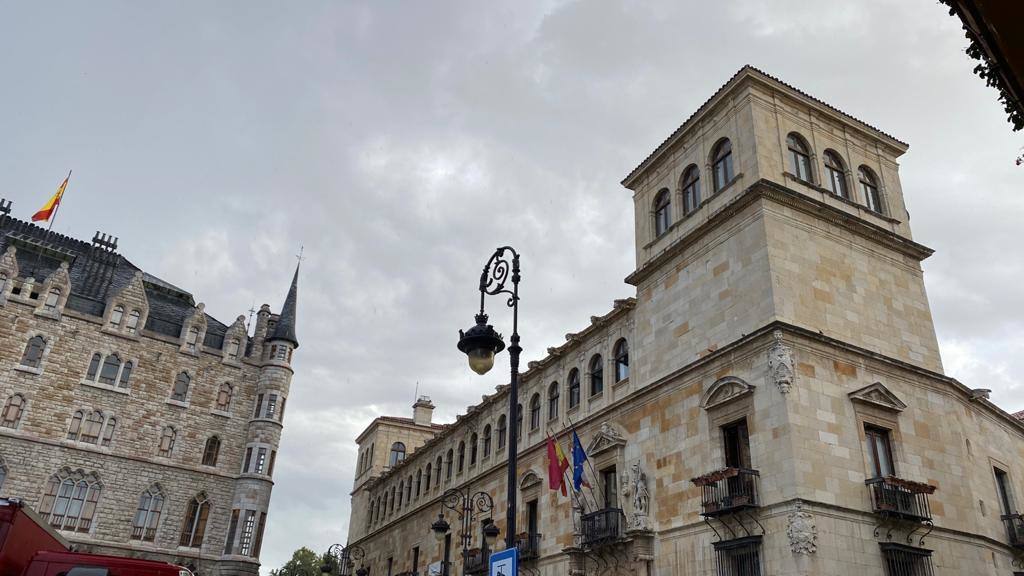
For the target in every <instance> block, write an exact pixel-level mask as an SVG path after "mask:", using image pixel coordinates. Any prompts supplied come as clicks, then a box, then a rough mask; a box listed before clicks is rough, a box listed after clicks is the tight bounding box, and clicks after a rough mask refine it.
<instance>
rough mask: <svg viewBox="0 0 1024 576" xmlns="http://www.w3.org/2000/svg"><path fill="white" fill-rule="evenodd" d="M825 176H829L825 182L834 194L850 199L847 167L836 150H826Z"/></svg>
mask: <svg viewBox="0 0 1024 576" xmlns="http://www.w3.org/2000/svg"><path fill="white" fill-rule="evenodd" d="M825 176H826V177H827V178H828V181H827V182H826V183H825V184H826V185H827V186H828V189H829V190H831V191H832V193H833V194H835V195H836V196H839V197H840V198H845V199H847V200H849V199H850V190H849V188H848V187H847V185H846V168H845V167H844V166H843V160H842V159H841V158H840V157H839V154H838V153H837V152H836V151H835V150H825Z"/></svg>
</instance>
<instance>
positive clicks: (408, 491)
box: [405, 474, 412, 506]
mask: <svg viewBox="0 0 1024 576" xmlns="http://www.w3.org/2000/svg"><path fill="white" fill-rule="evenodd" d="M410 504H412V474H410V475H409V478H408V479H407V480H406V481H405V505H406V506H408V505H410Z"/></svg>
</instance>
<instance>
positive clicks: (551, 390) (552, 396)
mask: <svg viewBox="0 0 1024 576" xmlns="http://www.w3.org/2000/svg"><path fill="white" fill-rule="evenodd" d="M558 394H559V392H558V382H552V383H551V384H550V385H549V386H548V420H555V419H557V418H558Z"/></svg>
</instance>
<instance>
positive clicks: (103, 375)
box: [99, 354, 122, 385]
mask: <svg viewBox="0 0 1024 576" xmlns="http://www.w3.org/2000/svg"><path fill="white" fill-rule="evenodd" d="M121 364H122V362H121V358H120V357H118V355H117V354H111V355H110V356H107V358H106V359H105V360H104V361H103V367H102V368H100V376H99V383H100V384H108V385H113V384H114V382H117V374H118V372H120V371H121Z"/></svg>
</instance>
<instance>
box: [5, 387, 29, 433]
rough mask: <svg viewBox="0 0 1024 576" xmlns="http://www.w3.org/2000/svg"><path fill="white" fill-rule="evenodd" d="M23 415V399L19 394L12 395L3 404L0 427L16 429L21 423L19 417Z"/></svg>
mask: <svg viewBox="0 0 1024 576" xmlns="http://www.w3.org/2000/svg"><path fill="white" fill-rule="evenodd" d="M24 413H25V397H24V396H22V395H21V394H12V395H11V396H9V397H8V398H7V402H5V403H4V411H3V413H0V426H3V427H4V428H17V427H18V424H19V423H20V422H21V415H22V414H24Z"/></svg>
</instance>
